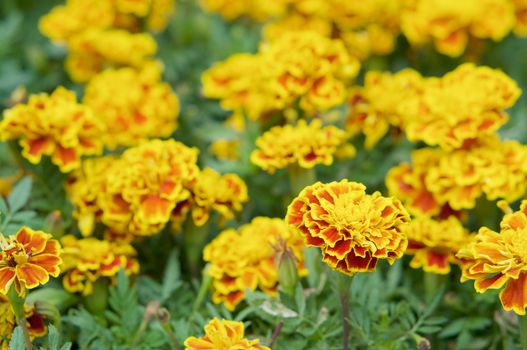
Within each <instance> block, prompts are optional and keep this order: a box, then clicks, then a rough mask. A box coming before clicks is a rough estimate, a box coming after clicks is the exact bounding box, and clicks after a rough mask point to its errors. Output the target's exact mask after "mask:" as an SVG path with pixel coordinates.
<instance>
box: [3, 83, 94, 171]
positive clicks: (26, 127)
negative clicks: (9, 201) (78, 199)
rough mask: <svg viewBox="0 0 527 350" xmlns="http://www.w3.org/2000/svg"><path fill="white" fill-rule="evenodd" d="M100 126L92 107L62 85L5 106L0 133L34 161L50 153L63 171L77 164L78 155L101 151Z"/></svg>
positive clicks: (35, 162) (78, 164)
mask: <svg viewBox="0 0 527 350" xmlns="http://www.w3.org/2000/svg"><path fill="white" fill-rule="evenodd" d="M103 130H104V125H103V124H101V123H100V122H99V120H97V119H96V118H95V117H94V115H93V113H92V111H91V109H90V108H88V107H86V106H83V105H81V104H79V103H77V101H76V97H75V93H74V92H72V91H69V90H66V89H65V88H63V87H59V88H57V89H55V91H54V92H53V93H52V94H51V95H48V94H45V93H41V94H36V95H31V96H30V97H29V101H28V103H27V104H18V105H16V106H14V107H13V108H11V109H8V110H6V111H5V112H4V119H3V120H2V121H1V122H0V137H1V138H2V139H3V140H19V144H20V145H21V146H22V156H24V158H26V159H27V160H29V161H30V162H31V163H33V164H37V163H39V162H40V160H41V158H42V155H48V156H51V161H52V162H53V163H54V164H56V165H57V166H58V167H59V169H60V171H62V172H69V171H71V170H73V169H75V168H78V167H79V166H80V160H81V156H83V155H93V154H100V153H101V152H102V142H101V139H100V133H101V132H102V131H103Z"/></svg>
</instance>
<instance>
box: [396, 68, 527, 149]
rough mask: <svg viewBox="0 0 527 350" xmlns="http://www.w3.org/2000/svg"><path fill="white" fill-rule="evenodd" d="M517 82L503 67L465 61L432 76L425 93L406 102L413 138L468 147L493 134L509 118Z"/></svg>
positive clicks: (441, 144)
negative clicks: (491, 66)
mask: <svg viewBox="0 0 527 350" xmlns="http://www.w3.org/2000/svg"><path fill="white" fill-rule="evenodd" d="M520 93H521V92H520V89H519V88H518V85H517V84H516V83H515V82H514V81H513V80H512V79H511V78H509V77H508V76H507V75H506V74H504V73H503V72H501V71H498V70H495V69H491V68H488V67H476V66H474V65H473V64H469V63H467V64H463V65H461V66H459V67H458V68H456V69H455V70H454V71H452V72H450V73H447V74H446V75H445V76H443V77H442V78H429V79H427V81H426V86H425V88H424V89H423V90H422V95H421V96H420V98H418V99H414V100H412V101H411V103H406V104H405V107H406V108H407V110H406V113H408V115H409V116H410V117H409V120H408V123H407V126H406V134H407V136H408V138H409V139H410V140H411V141H424V142H426V143H427V144H429V145H439V146H441V147H442V148H444V149H446V150H452V149H456V148H462V147H466V146H467V143H468V145H470V144H471V143H472V142H473V141H474V140H475V139H477V138H481V137H484V136H487V135H492V134H494V133H495V132H496V130H497V129H498V128H499V127H500V126H502V125H503V124H504V123H505V122H506V121H507V119H508V115H507V113H506V112H505V111H504V109H506V108H509V107H511V106H512V105H514V102H515V101H516V100H517V99H518V97H519V95H520Z"/></svg>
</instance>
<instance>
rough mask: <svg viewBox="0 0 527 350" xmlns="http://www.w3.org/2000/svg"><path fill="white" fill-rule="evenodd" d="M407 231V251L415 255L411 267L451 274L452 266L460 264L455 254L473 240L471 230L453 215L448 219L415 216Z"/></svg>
mask: <svg viewBox="0 0 527 350" xmlns="http://www.w3.org/2000/svg"><path fill="white" fill-rule="evenodd" d="M405 231H406V233H407V234H408V248H407V249H406V252H405V254H410V255H413V258H412V260H411V261H410V266H411V267H413V268H414V269H418V268H422V269H423V270H424V271H425V272H433V273H437V274H448V273H450V265H451V264H458V263H459V260H458V259H456V257H455V254H456V253H457V252H458V251H459V249H461V247H463V246H464V245H465V244H467V243H468V242H469V241H470V236H469V234H468V231H467V230H466V229H465V228H464V227H463V225H462V224H461V222H460V221H459V220H458V219H457V218H455V217H454V216H450V217H448V218H447V219H445V220H434V219H430V218H426V217H418V218H414V219H412V221H411V222H410V224H409V225H408V226H407V227H406V230H405Z"/></svg>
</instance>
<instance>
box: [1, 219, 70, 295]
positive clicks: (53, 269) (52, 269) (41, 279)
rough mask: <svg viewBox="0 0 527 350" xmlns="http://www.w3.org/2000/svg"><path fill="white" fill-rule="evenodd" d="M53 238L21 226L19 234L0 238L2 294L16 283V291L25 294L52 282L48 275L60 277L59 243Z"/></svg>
mask: <svg viewBox="0 0 527 350" xmlns="http://www.w3.org/2000/svg"><path fill="white" fill-rule="evenodd" d="M51 237H52V236H51V235H50V234H48V233H44V232H42V231H35V230H32V229H30V228H29V227H22V228H21V229H20V230H18V232H17V233H16V235H14V236H10V237H7V238H4V237H3V236H2V235H0V249H1V251H0V293H1V294H7V292H8V290H9V288H10V287H11V285H12V284H13V283H14V285H15V288H16V291H17V293H18V294H20V295H25V292H26V290H27V289H33V288H36V287H38V286H39V285H41V284H46V283H47V282H48V281H49V276H53V277H57V276H58V275H59V273H60V269H59V265H60V264H61V262H62V259H61V258H60V244H59V242H58V241H56V240H54V239H51Z"/></svg>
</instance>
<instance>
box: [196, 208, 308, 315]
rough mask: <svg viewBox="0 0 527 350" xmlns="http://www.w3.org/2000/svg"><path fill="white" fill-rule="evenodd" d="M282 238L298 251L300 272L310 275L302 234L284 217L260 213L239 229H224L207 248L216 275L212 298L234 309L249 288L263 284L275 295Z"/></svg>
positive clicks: (205, 256)
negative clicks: (278, 255) (259, 215)
mask: <svg viewBox="0 0 527 350" xmlns="http://www.w3.org/2000/svg"><path fill="white" fill-rule="evenodd" d="M280 241H285V244H286V246H287V247H288V248H289V249H290V250H291V251H292V252H293V254H294V255H295V257H296V259H297V267H298V272H299V275H300V276H305V275H307V270H306V269H305V267H304V253H303V248H304V246H303V242H302V237H300V236H299V235H298V234H297V233H296V232H294V231H293V230H291V229H289V228H288V227H287V225H286V224H285V223H284V221H283V220H282V219H271V218H267V217H256V218H254V219H253V220H252V221H251V223H249V224H247V225H243V226H242V227H240V228H239V229H238V230H234V229H227V230H225V231H223V232H221V233H220V234H219V235H218V236H217V237H216V238H215V239H214V240H213V241H212V242H210V243H209V244H208V245H207V246H206V247H205V249H204V250H203V259H204V260H205V261H207V262H209V263H210V269H209V270H208V273H209V274H210V276H212V278H213V282H212V287H213V290H214V292H213V295H212V300H213V301H214V302H215V303H221V302H223V303H224V304H225V306H226V307H227V309H229V310H234V308H235V307H236V305H238V304H239V303H240V302H241V301H242V300H243V299H244V297H245V290H246V289H250V290H255V289H256V288H259V289H261V290H263V291H264V292H265V293H267V294H270V295H274V294H275V293H276V289H277V287H278V271H277V266H275V261H274V256H275V253H276V252H275V250H274V249H273V246H274V245H277V244H278V243H279V242H280Z"/></svg>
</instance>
